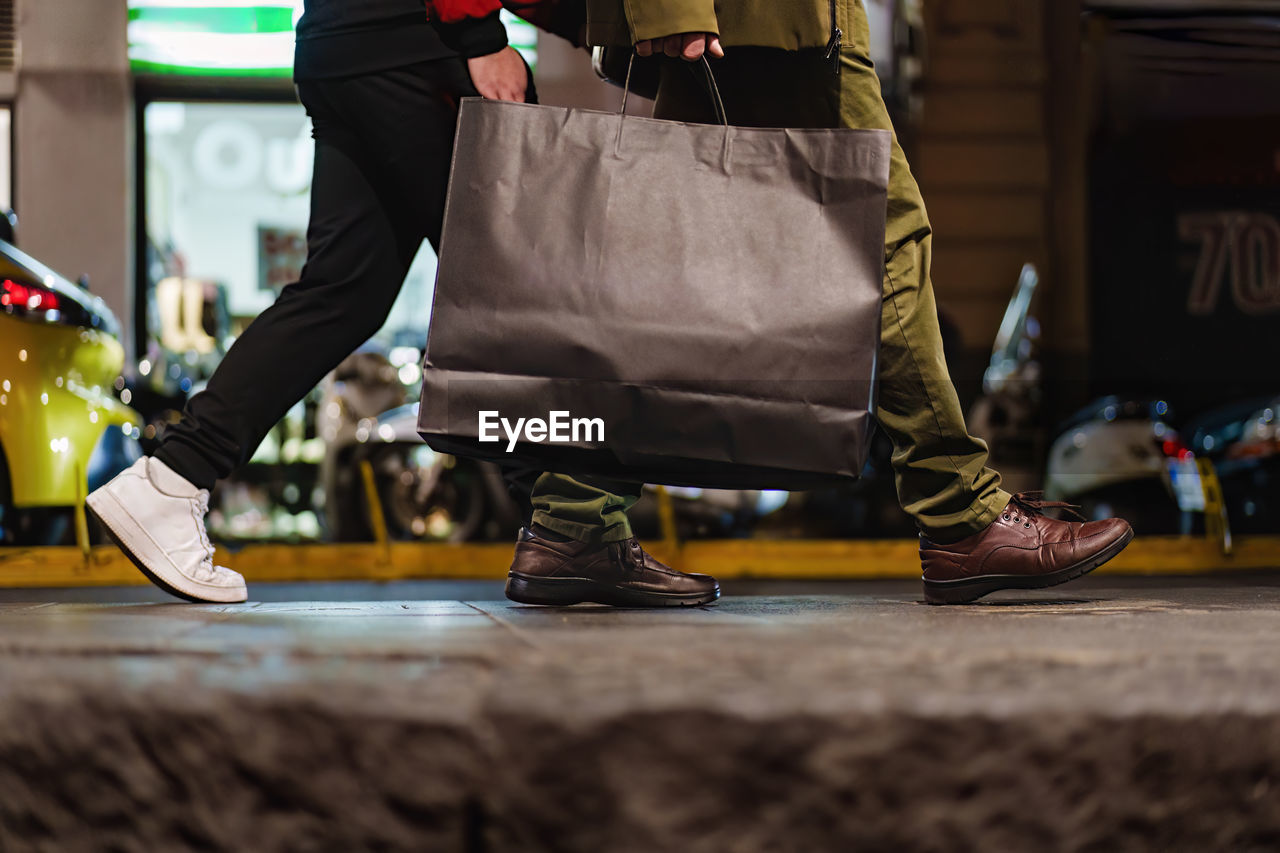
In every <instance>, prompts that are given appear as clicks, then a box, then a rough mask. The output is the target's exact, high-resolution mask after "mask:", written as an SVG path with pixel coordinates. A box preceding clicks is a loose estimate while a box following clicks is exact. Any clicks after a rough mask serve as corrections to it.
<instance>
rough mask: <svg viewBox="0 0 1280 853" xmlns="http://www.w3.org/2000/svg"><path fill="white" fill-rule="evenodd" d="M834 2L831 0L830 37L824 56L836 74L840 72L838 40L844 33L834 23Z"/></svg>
mask: <svg viewBox="0 0 1280 853" xmlns="http://www.w3.org/2000/svg"><path fill="white" fill-rule="evenodd" d="M836 2H837V0H831V38H830V39H828V40H827V54H826V58H827V61H828V62H830V63H831V70H832V72H834V73H835V74H837V75H838V74H839V73H840V40H841V39H842V38H844V33H843V32H842V31H841V30H840V26H839V24H837V23H836Z"/></svg>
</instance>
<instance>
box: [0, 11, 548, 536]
mask: <svg viewBox="0 0 1280 853" xmlns="http://www.w3.org/2000/svg"><path fill="white" fill-rule="evenodd" d="M301 14H302V0H275V2H259V3H248V2H236V3H227V2H224V0H129V58H130V64H131V66H132V68H133V70H134V72H135V74H137V75H138V79H139V97H138V101H139V110H140V113H141V115H140V119H141V121H140V127H139V130H140V135H141V137H142V138H141V140H140V142H141V145H142V151H143V154H142V162H141V164H140V166H141V171H142V174H141V175H140V177H141V180H140V184H141V186H142V187H143V191H142V193H141V196H140V198H139V209H140V211H141V224H140V227H139V231H140V232H141V235H143V238H144V239H143V241H142V243H140V245H139V251H140V254H141V255H145V257H140V258H139V267H140V269H141V270H142V274H141V275H140V276H139V303H140V304H143V305H145V306H146V310H145V315H146V316H145V323H144V325H145V345H144V349H145V351H144V352H143V353H142V354H141V358H140V360H139V374H140V375H139V381H138V388H137V391H136V393H135V394H134V395H133V402H134V405H135V406H137V407H138V408H139V409H140V410H143V411H144V414H146V416H147V417H148V424H147V426H146V427H145V428H144V431H143V436H144V442H151V443H155V442H158V441H159V440H160V439H161V438H162V436H163V433H164V430H165V428H166V427H167V425H168V424H169V423H171V422H172V421H173V420H174V419H175V418H177V417H178V413H179V412H180V411H181V410H182V408H183V406H184V405H185V403H186V400H187V399H188V398H189V397H190V396H191V395H193V394H196V393H198V392H199V391H200V390H201V389H202V387H203V386H204V384H205V383H206V382H207V381H208V379H209V377H210V376H211V375H212V373H213V371H214V369H215V368H216V367H217V365H218V363H219V362H220V361H221V359H222V358H223V356H224V355H225V353H226V351H227V349H228V348H229V347H230V346H231V344H232V343H233V342H234V340H235V338H236V337H237V336H238V335H239V334H240V333H241V332H242V331H243V330H244V328H245V327H246V326H247V325H248V324H249V323H250V322H251V321H252V320H253V319H254V317H256V316H257V315H258V314H259V313H261V312H262V311H263V310H264V309H266V308H267V307H268V306H269V305H271V303H272V302H273V301H274V300H275V299H276V297H277V296H278V295H279V293H280V291H281V289H282V288H284V287H286V286H288V285H289V284H290V283H291V282H294V281H296V280H297V279H298V276H299V273H300V270H301V267H302V265H303V262H304V261H305V259H306V227H307V219H308V215H309V206H310V200H309V196H310V182H311V170H312V160H313V157H314V146H313V142H312V140H311V126H310V121H309V120H308V118H307V116H306V113H305V111H304V110H303V108H302V107H301V106H299V105H298V104H297V102H296V100H295V98H294V93H293V89H292V86H291V84H290V79H289V78H290V76H291V72H292V61H293V38H294V32H293V31H294V27H295V26H296V25H297V21H298V18H299V17H300V16H301ZM503 19H504V21H505V23H506V24H507V29H508V36H509V38H510V41H511V43H512V44H513V45H514V46H515V47H516V48H517V49H519V50H520V51H521V52H522V53H523V54H524V56H525V58H526V60H527V61H528V62H529V63H530V64H531V65H532V64H535V63H536V61H537V50H536V45H537V33H536V31H535V30H534V28H533V27H531V26H530V25H528V24H525V23H523V22H521V21H519V20H517V19H515V18H514V17H512V16H510V15H508V14H507V13H505V12H504V13H503ZM229 93H230V94H229ZM235 93H240V94H239V95H237V94H235ZM6 117H7V116H6ZM7 138H8V137H7V134H6V135H5V136H4V140H5V141H6V142H7ZM435 272H436V259H435V254H434V252H433V251H432V250H431V247H430V245H428V244H425V243H424V245H423V247H422V250H421V251H420V252H419V254H418V257H417V259H416V261H415V262H414V264H413V266H412V267H411V269H410V271H409V274H408V277H407V279H406V281H405V284H404V287H403V289H402V290H401V293H400V296H399V298H398V300H397V301H396V303H395V305H394V306H393V308H392V311H391V314H390V316H389V318H388V320H387V322H386V324H385V325H384V326H383V328H382V329H381V330H380V331H379V332H378V333H377V334H376V335H375V336H374V338H373V339H372V340H371V341H369V342H368V343H366V344H365V346H364V347H362V348H361V350H362V351H361V352H360V353H359V354H357V355H356V356H353V358H352V359H349V360H348V361H347V362H344V364H343V365H342V366H341V367H340V369H339V370H338V371H336V372H335V373H334V374H331V375H330V377H329V378H327V379H326V380H325V381H324V382H322V383H321V386H320V387H318V388H316V389H314V390H313V391H312V392H311V393H310V394H309V395H307V397H306V398H305V399H304V400H303V401H302V402H301V403H299V404H298V405H296V406H294V407H293V408H292V409H291V410H290V411H289V413H288V414H287V415H286V417H285V418H284V420H283V421H282V422H281V423H280V424H279V425H278V426H277V427H276V428H275V429H274V430H273V431H272V432H271V434H270V435H268V437H267V438H266V439H265V440H264V441H263V442H262V445H261V446H260V447H259V448H258V449H257V452H256V453H255V454H254V456H253V459H252V461H251V462H250V464H249V465H248V466H246V467H245V468H244V469H242V470H241V471H239V472H237V473H236V475H235V476H234V477H233V478H232V479H231V480H229V481H227V482H224V483H222V484H220V486H219V488H218V489H217V490H216V491H215V493H214V497H213V501H212V511H211V513H210V516H209V528H210V532H211V533H212V534H213V535H214V537H215V538H218V539H220V540H222V541H228V542H235V541H249V540H272V539H277V540H278V539H285V540H302V541H307V540H314V539H320V538H339V539H351V538H356V539H360V538H367V537H368V536H370V535H371V532H370V529H369V524H368V523H366V522H367V519H368V518H369V517H370V512H369V507H368V505H367V503H366V502H365V501H364V500H363V490H362V485H363V481H362V479H361V473H360V468H359V462H358V461H355V459H354V454H352V453H348V452H347V451H352V450H355V449H358V448H360V447H363V446H364V444H363V443H364V442H366V441H368V440H369V435H370V430H371V424H373V423H374V419H375V418H377V417H378V416H379V415H381V414H382V413H384V412H386V411H387V410H390V409H394V408H396V407H399V406H402V405H404V404H407V403H411V402H413V401H414V400H416V398H417V394H418V383H419V380H420V377H421V373H420V370H419V367H418V365H419V364H420V362H421V359H422V354H423V349H424V347H425V344H426V335H427V327H428V323H429V320H430V311H431V301H432V296H433V290H434V282H435ZM415 438H416V436H415V435H414V434H413V433H412V430H409V431H408V436H407V439H406V440H410V441H411V440H414V439H415ZM417 452H418V448H417V447H416V446H414V447H411V448H410V449H409V451H408V453H409V456H410V457H413V454H414V453H417ZM414 458H416V457H414ZM401 461H402V460H399V459H398V458H397V459H396V460H392V462H395V463H396V464H400V462H401ZM388 464H390V463H388ZM383 467H385V465H384V466H383ZM397 470H399V469H397ZM384 479H385V478H384ZM392 479H393V480H395V482H397V483H398V482H400V480H402V479H403V476H401V475H396V476H395V477H393V478H392ZM380 482H381V481H380ZM414 489H416V486H412V487H411V488H410V491H413V490H414ZM410 503H413V502H412V501H411V502H410ZM434 506H435V505H434V504H432V505H431V507H428V508H427V509H422V508H420V507H418V506H417V505H416V503H415V504H414V505H413V506H412V507H409V509H408V510H406V511H405V512H402V513H399V514H398V515H397V514H395V513H389V515H388V524H389V525H390V526H394V525H392V524H391V523H392V522H394V521H396V520H397V519H399V518H400V516H404V518H403V519H401V520H400V521H399V522H397V523H398V524H399V526H400V527H403V528H405V530H406V531H407V532H408V534H409V535H426V534H429V535H430V536H432V537H434V538H448V537H451V536H453V535H454V532H453V526H452V525H451V524H447V523H441V519H442V518H443V517H444V516H443V515H442V514H441V512H440V511H437V510H436V509H435V508H434ZM445 515H447V513H445ZM419 528H421V530H420V529H419Z"/></svg>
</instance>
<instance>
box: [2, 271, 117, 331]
mask: <svg viewBox="0 0 1280 853" xmlns="http://www.w3.org/2000/svg"><path fill="white" fill-rule="evenodd" d="M0 311H2V312H4V313H6V314H11V315H13V316H15V317H20V318H22V319H24V320H28V321H31V322H36V323H57V324H59V325H64V326H82V327H85V328H96V327H101V326H102V323H101V322H100V321H98V320H96V318H95V315H94V313H93V312H91V311H89V310H88V309H87V308H85V307H84V305H82V304H80V302H78V301H77V300H76V299H75V298H73V297H72V296H70V295H69V294H67V293H66V292H65V291H58V290H54V289H53V288H52V287H46V286H44V285H41V284H36V283H35V282H33V281H30V280H28V281H14V280H13V279H11V278H6V279H0Z"/></svg>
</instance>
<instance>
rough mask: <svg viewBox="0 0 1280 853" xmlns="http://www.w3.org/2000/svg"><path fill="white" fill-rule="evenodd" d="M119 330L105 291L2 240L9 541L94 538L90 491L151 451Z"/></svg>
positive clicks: (0, 397) (4, 521) (4, 512)
mask: <svg viewBox="0 0 1280 853" xmlns="http://www.w3.org/2000/svg"><path fill="white" fill-rule="evenodd" d="M119 334H120V327H119V324H118V323H117V322H116V318H115V316H114V315H113V314H112V313H111V311H110V309H109V308H107V306H106V303H104V302H103V301H102V300H101V299H99V298H98V297H96V296H94V295H93V294H91V293H89V291H88V290H86V289H84V288H83V287H80V286H79V285H76V284H73V283H72V282H70V281H68V280H67V279H65V278H63V277H62V276H60V275H58V274H57V273H55V272H53V271H52V270H50V269H49V268H48V267H46V266H45V265H44V264H41V263H40V262H39V261H37V260H35V259H34V258H32V257H30V256H29V255H26V254H24V253H23V252H21V251H19V250H18V249H16V248H14V247H13V246H12V245H11V244H9V243H7V242H5V241H3V240H0V544H6V545H8V544H25V545H42V544H65V543H69V542H71V541H76V540H78V541H80V542H81V543H82V544H84V543H85V542H86V541H87V535H88V534H87V530H86V528H85V527H84V525H83V521H82V519H83V513H81V512H79V508H80V507H82V506H83V504H84V499H85V495H87V494H88V493H89V491H90V490H92V489H94V488H96V487H97V486H99V485H101V484H102V483H105V482H106V481H107V480H109V479H110V478H111V477H113V476H115V474H117V473H118V472H120V471H122V470H124V469H125V468H127V467H128V466H129V465H131V464H132V463H133V461H134V460H136V459H137V458H138V456H139V455H140V454H141V447H140V445H139V444H138V438H139V436H140V434H141V433H140V424H141V416H140V415H139V414H138V413H137V412H135V411H134V410H133V409H131V408H130V407H129V406H127V405H125V404H124V403H122V402H121V401H120V400H118V399H116V397H115V395H114V391H115V389H116V388H117V387H123V383H121V384H120V385H119V386H117V384H116V383H117V379H118V378H119V376H120V370H121V368H122V367H123V366H124V348H123V347H122V346H121V344H120V339H119ZM78 520H79V521H78Z"/></svg>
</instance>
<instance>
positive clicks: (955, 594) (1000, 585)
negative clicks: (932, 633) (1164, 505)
mask: <svg viewBox="0 0 1280 853" xmlns="http://www.w3.org/2000/svg"><path fill="white" fill-rule="evenodd" d="M1132 540H1133V528H1130V529H1129V530H1128V531H1126V532H1125V534H1124V535H1123V536H1121V537H1120V538H1119V539H1117V540H1116V541H1115V542H1113V543H1111V544H1110V545H1108V546H1107V547H1106V548H1103V549H1102V550H1101V551H1099V552H1098V553H1096V554H1094V555H1093V556H1091V557H1087V558H1085V559H1083V560H1081V561H1080V562H1078V563H1075V564H1074V565H1070V566H1067V567H1066V568H1065V569H1058V571H1056V572H1050V573H1049V574H1047V575H984V576H979V577H976V578H961V579H960V580H953V581H931V580H925V582H924V600H925V603H927V604H968V603H970V602H973V601H977V600H978V599H979V598H982V597H983V596H984V595H988V594H990V593H993V592H998V591H1000V590H1002V589H1045V588H1046V587H1051V586H1057V585H1058V584H1063V583H1066V582H1067V581H1073V580H1075V579H1076V578H1079V577H1083V576H1085V575H1087V574H1089V572H1091V571H1093V570H1094V569H1096V568H1098V566H1101V565H1102V564H1103V563H1105V562H1107V561H1108V560H1110V559H1111V558H1112V557H1114V556H1115V555H1117V554H1119V553H1120V552H1121V551H1123V550H1124V549H1125V546H1126V545H1128V544H1129V542H1130V541H1132Z"/></svg>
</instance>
